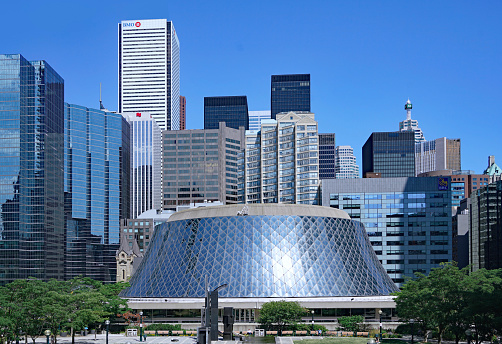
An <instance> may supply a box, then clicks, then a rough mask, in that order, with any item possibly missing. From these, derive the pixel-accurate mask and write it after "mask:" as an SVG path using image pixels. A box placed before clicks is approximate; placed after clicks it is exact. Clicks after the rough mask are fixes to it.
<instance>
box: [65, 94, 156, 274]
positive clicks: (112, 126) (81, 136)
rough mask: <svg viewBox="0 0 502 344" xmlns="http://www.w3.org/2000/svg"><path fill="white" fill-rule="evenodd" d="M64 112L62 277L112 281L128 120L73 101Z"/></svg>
mask: <svg viewBox="0 0 502 344" xmlns="http://www.w3.org/2000/svg"><path fill="white" fill-rule="evenodd" d="M64 116H65V118H64V124H65V127H64V157H65V159H64V161H65V166H64V171H65V174H64V177H65V178H64V192H65V215H66V243H65V244H66V258H65V278H66V279H71V278H74V277H77V276H79V275H82V276H86V277H91V278H93V279H96V280H99V281H103V282H114V281H115V280H116V261H115V251H116V250H117V249H118V247H119V239H120V219H121V218H123V217H128V216H129V203H128V200H129V196H128V195H129V192H130V187H129V174H130V165H129V163H130V146H129V145H130V142H129V140H130V132H129V130H130V129H129V128H130V126H129V124H128V123H127V121H126V120H125V118H123V117H122V116H121V115H120V114H118V113H113V112H105V111H101V110H96V109H89V108H86V107H83V106H78V105H74V104H66V103H65V109H64ZM159 140H160V138H159ZM124 177H125V178H124ZM159 203H160V202H159Z"/></svg>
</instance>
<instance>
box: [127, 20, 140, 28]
mask: <svg viewBox="0 0 502 344" xmlns="http://www.w3.org/2000/svg"><path fill="white" fill-rule="evenodd" d="M122 26H123V27H134V26H135V27H140V26H141V22H139V21H138V22H136V23H122Z"/></svg>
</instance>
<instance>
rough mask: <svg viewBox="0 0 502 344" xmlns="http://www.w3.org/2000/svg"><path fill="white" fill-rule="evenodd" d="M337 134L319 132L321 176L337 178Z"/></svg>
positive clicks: (322, 177)
mask: <svg viewBox="0 0 502 344" xmlns="http://www.w3.org/2000/svg"><path fill="white" fill-rule="evenodd" d="M335 150H336V146H335V134H334V133H332V134H319V178H320V179H332V178H335V169H336V167H335V165H336V163H335Z"/></svg>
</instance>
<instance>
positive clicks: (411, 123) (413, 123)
mask: <svg viewBox="0 0 502 344" xmlns="http://www.w3.org/2000/svg"><path fill="white" fill-rule="evenodd" d="M411 108H412V105H411V102H410V100H409V99H408V101H407V102H406V104H404V109H405V110H406V120H404V121H402V122H399V131H412V132H414V133H415V143H419V142H424V141H425V137H424V133H423V132H422V129H420V128H419V127H418V121H417V120H416V119H411Z"/></svg>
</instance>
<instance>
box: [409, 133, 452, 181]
mask: <svg viewBox="0 0 502 344" xmlns="http://www.w3.org/2000/svg"><path fill="white" fill-rule="evenodd" d="M460 156H461V155H460V139H447V138H446V137H442V138H439V139H436V140H432V141H423V142H419V143H415V173H416V175H417V176H418V175H419V174H420V173H425V172H430V171H440V170H454V171H459V170H461V169H462V168H461V163H460V161H461V160H460Z"/></svg>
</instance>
